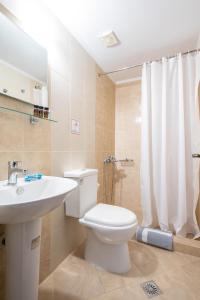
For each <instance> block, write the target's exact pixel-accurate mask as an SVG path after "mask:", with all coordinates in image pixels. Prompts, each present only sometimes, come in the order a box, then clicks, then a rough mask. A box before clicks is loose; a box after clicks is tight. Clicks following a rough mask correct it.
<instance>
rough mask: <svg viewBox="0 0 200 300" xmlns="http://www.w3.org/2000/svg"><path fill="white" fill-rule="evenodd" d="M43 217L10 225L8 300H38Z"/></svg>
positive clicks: (8, 236) (7, 250) (7, 236)
mask: <svg viewBox="0 0 200 300" xmlns="http://www.w3.org/2000/svg"><path fill="white" fill-rule="evenodd" d="M40 235H41V218H38V219H36V220H34V221H30V222H26V223H20V224H9V225H7V226H6V266H7V269H6V300H37V299H38V284H39V265H40Z"/></svg>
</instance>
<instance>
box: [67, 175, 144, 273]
mask: <svg viewBox="0 0 200 300" xmlns="http://www.w3.org/2000/svg"><path fill="white" fill-rule="evenodd" d="M97 173H98V171H97V170H95V169H78V170H73V171H70V172H68V171H67V172H65V173H64V177H67V178H71V179H74V180H76V181H77V182H78V187H77V189H76V190H74V191H72V192H71V194H70V195H68V197H67V198H66V202H65V211H66V215H67V216H71V217H75V218H79V222H80V223H81V224H83V225H85V226H86V228H87V232H88V236H87V242H86V248H85V259H86V260H87V261H88V262H90V263H93V264H95V265H97V266H99V267H101V268H103V269H105V270H107V271H109V272H114V273H126V272H128V270H129V269H130V258H129V250H128V240H129V239H131V238H132V237H133V235H134V234H135V232H136V227H137V224H138V223H137V217H136V215H135V214H134V213H133V212H131V211H130V210H128V209H125V208H122V207H119V206H115V205H108V204H102V203H100V204H97V188H98V183H97Z"/></svg>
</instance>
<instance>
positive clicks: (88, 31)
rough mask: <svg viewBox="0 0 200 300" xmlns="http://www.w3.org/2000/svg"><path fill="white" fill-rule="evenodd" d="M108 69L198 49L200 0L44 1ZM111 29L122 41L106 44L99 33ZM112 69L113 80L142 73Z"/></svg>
mask: <svg viewBox="0 0 200 300" xmlns="http://www.w3.org/2000/svg"><path fill="white" fill-rule="evenodd" d="M45 2H46V5H48V6H49V8H50V9H51V10H52V11H53V13H54V14H55V15H57V17H58V18H59V19H60V20H61V21H62V23H63V24H64V25H65V26H66V28H67V29H68V30H69V31H70V32H71V34H72V35H73V36H74V37H75V38H76V39H77V40H78V41H79V42H80V44H81V45H82V46H83V47H84V48H85V49H86V51H87V52H88V53H89V54H90V55H91V56H92V57H93V58H94V59H95V61H96V62H97V63H98V64H99V66H100V67H101V68H102V70H103V71H104V72H107V71H112V70H115V69H118V68H122V67H126V66H130V65H135V64H140V63H143V62H144V61H149V60H153V59H155V58H160V57H162V56H167V55H172V54H175V53H177V52H179V51H187V50H189V49H193V48H196V45H197V39H198V35H199V33H200V17H199V12H200V0H45ZM111 30H113V31H114V32H115V33H116V35H117V37H118V38H119V40H120V42H121V43H120V44H119V45H118V46H116V47H111V48H106V47H105V46H104V44H103V43H102V41H101V40H100V39H99V36H100V35H102V34H103V33H105V32H108V31H111ZM140 73H141V71H140V70H137V69H132V70H129V71H123V72H118V73H114V74H112V75H111V78H112V80H113V81H114V82H116V83H119V82H121V81H126V80H130V79H132V78H134V77H137V76H140Z"/></svg>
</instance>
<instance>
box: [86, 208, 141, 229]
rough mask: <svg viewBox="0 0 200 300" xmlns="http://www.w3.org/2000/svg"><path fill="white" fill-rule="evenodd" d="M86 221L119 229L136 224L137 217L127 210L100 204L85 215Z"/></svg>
mask: <svg viewBox="0 0 200 300" xmlns="http://www.w3.org/2000/svg"><path fill="white" fill-rule="evenodd" d="M84 220H85V221H88V222H92V223H95V224H99V225H107V226H113V227H114V226H116V227H118V226H126V225H131V224H134V223H135V222H136V221H137V217H136V215H135V214H134V213H133V212H132V211H130V210H128V209H126V208H123V207H119V206H115V205H109V204H102V203H100V204H97V205H96V206H95V207H93V208H92V209H90V210H89V211H88V212H87V213H86V214H85V216H84Z"/></svg>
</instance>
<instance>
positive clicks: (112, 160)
mask: <svg viewBox="0 0 200 300" xmlns="http://www.w3.org/2000/svg"><path fill="white" fill-rule="evenodd" d="M103 162H104V164H109V163H117V162H120V163H126V162H134V160H133V159H130V158H125V159H116V158H115V157H114V156H112V155H109V156H108V157H106V158H105V159H104V161H103Z"/></svg>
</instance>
